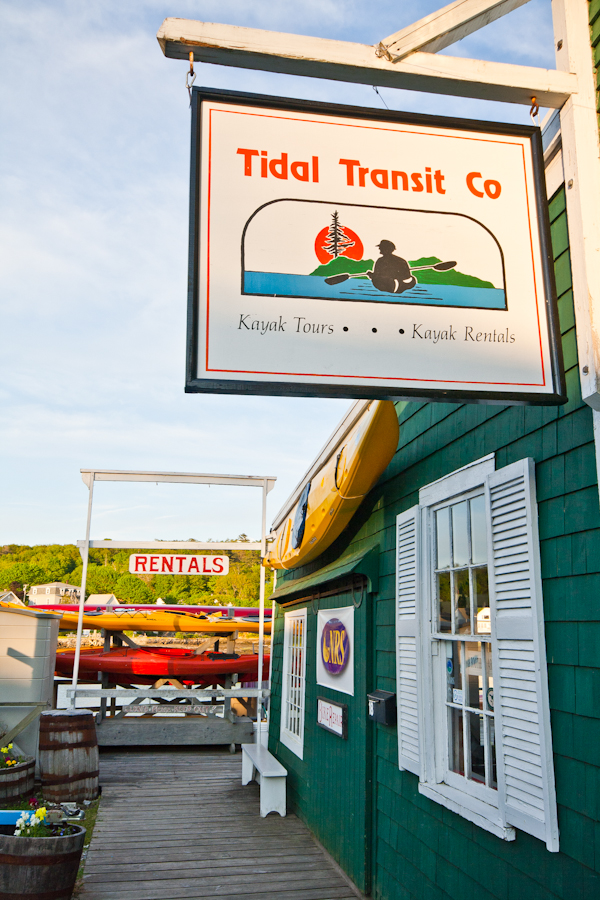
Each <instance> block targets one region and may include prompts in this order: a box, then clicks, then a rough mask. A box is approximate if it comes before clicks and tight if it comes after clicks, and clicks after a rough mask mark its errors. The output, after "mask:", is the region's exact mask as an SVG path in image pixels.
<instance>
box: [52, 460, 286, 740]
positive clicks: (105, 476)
mask: <svg viewBox="0 0 600 900" xmlns="http://www.w3.org/2000/svg"><path fill="white" fill-rule="evenodd" d="M80 471H81V477H82V479H83V482H84V484H85V485H86V486H87V488H88V490H89V496H88V512H87V524H86V532H85V540H83V541H78V542H77V546H78V547H79V552H80V553H81V556H82V559H83V571H82V573H81V596H80V598H79V614H78V618H77V639H76V643H75V659H74V661H73V678H72V682H71V690H70V691H69V694H70V698H71V706H73V707H74V706H75V704H76V700H77V683H78V678H79V659H80V655H81V636H82V632H83V613H84V606H85V587H86V581H87V569H88V559H89V553H90V547H92V548H95V547H109V548H112V549H114V550H121V549H131V550H160V551H164V550H260V559H261V567H260V596H259V631H258V673H257V677H258V684H257V688H259V694H258V700H257V704H256V708H257V732H256V733H257V738H256V740H257V743H258V742H260V734H261V714H262V703H261V699H262V696H263V694H262V664H263V659H264V636H265V568H264V566H263V565H262V561H263V559H264V558H265V555H266V552H267V495H268V494H269V492H270V491H272V490H273V488H274V487H275V481H276V480H277V479H276V478H275V477H274V476H265V477H261V476H257V475H208V474H205V473H196V472H139V471H122V470H119V469H81V470H80ZM96 481H128V482H134V481H136V482H155V483H158V482H162V483H168V484H208V485H211V484H216V485H230V486H231V485H234V486H237V487H254V488H256V487H258V488H262V516H261V539H260V541H222V542H216V541H215V542H212V541H211V542H204V541H107V540H104V541H92V540H90V530H91V523H92V504H93V497H94V482H96ZM225 693H231V694H232V696H233V695H235V696H238V695H239V692H235V691H234V692H227V691H226V692H225ZM86 696H87V693H86Z"/></svg>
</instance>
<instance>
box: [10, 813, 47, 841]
mask: <svg viewBox="0 0 600 900" xmlns="http://www.w3.org/2000/svg"><path fill="white" fill-rule="evenodd" d="M45 816H46V807H45V806H40V807H39V809H36V811H35V812H31V813H28V812H22V813H21V815H20V816H19V818H18V819H17V824H16V828H15V837H51V836H52V835H53V833H54V832H53V831H52V829H51V828H48V826H47V825H44V822H43V820H44V818H45Z"/></svg>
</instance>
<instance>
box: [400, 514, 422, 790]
mask: <svg viewBox="0 0 600 900" xmlns="http://www.w3.org/2000/svg"><path fill="white" fill-rule="evenodd" d="M418 566H419V507H418V506H413V507H412V508H411V509H407V510H406V511H405V512H403V513H401V514H400V515H399V516H397V518H396V684H397V687H396V700H397V706H398V765H399V767H400V768H401V769H408V771H409V772H414V773H415V774H416V775H420V774H421V763H420V750H419V744H420V741H419V731H420V725H419V723H420V716H419V690H418V687H419V684H418V682H419V641H418V640H417V621H418V620H417V616H418V605H417V604H418V597H419V590H418V586H419V578H418Z"/></svg>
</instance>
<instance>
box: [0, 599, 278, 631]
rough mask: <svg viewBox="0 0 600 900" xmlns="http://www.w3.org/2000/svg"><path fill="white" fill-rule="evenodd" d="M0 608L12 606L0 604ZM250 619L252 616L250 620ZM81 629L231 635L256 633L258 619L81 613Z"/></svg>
mask: <svg viewBox="0 0 600 900" xmlns="http://www.w3.org/2000/svg"><path fill="white" fill-rule="evenodd" d="M0 605H2V606H9V607H10V606H15V605H16V604H12V603H7V602H6V601H0ZM77 618H78V616H77V613H76V612H67V611H65V612H64V613H63V614H62V618H61V620H60V626H59V627H60V628H61V630H69V631H71V630H74V629H76V628H77ZM253 618H254V617H253ZM83 627H84V628H92V629H100V628H105V629H106V630H107V631H188V632H190V631H191V632H204V633H206V634H231V632H232V631H245V632H251V633H253V634H258V620H257V619H256V620H255V621H252V622H247V621H246V620H245V619H240V618H237V619H223V618H220V617H219V618H217V617H216V616H215V617H214V618H212V617H210V616H194V615H189V614H188V615H183V614H182V615H178V614H177V613H173V612H154V610H142V609H131V610H129V609H119V610H111V611H109V612H99V613H95V612H91V611H90V612H88V611H86V610H84V613H83ZM270 633H271V622H267V621H265V634H270Z"/></svg>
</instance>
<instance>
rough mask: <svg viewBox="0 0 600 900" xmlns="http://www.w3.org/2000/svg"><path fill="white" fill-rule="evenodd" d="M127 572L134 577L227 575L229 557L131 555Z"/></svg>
mask: <svg viewBox="0 0 600 900" xmlns="http://www.w3.org/2000/svg"><path fill="white" fill-rule="evenodd" d="M129 571H130V572H131V573H132V574H134V575H149V574H151V573H152V574H155V575H227V573H228V572H229V557H228V556H192V555H191V554H185V555H182V556H175V555H173V554H170V553H169V554H165V553H132V554H131V556H130V557H129Z"/></svg>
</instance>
